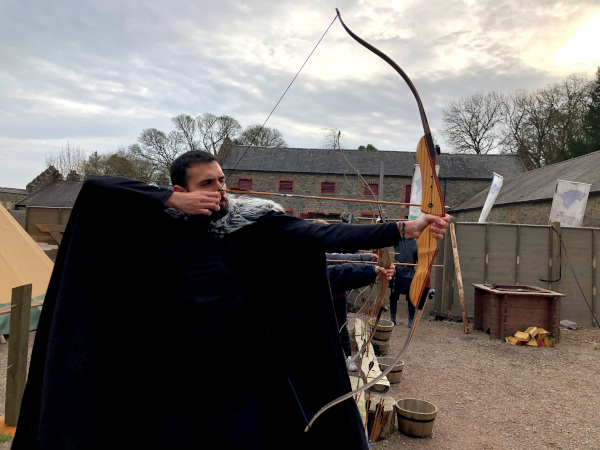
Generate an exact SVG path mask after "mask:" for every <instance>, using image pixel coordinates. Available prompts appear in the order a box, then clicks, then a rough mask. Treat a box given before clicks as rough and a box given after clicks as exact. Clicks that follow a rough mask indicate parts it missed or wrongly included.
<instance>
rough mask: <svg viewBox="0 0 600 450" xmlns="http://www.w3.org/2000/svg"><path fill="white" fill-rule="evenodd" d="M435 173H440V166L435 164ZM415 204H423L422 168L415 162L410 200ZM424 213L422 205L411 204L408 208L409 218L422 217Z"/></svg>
mask: <svg viewBox="0 0 600 450" xmlns="http://www.w3.org/2000/svg"><path fill="white" fill-rule="evenodd" d="M435 173H436V174H438V175H439V173H440V166H437V165H436V166H435ZM409 203H414V204H419V205H420V204H421V169H419V165H418V164H415V169H414V172H413V178H412V184H411V187H410V202H409ZM422 215H423V213H422V212H421V207H420V206H411V207H409V209H408V220H415V219H416V218H418V217H421V216H422Z"/></svg>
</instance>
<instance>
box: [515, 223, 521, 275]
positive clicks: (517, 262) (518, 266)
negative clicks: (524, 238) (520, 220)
mask: <svg viewBox="0 0 600 450" xmlns="http://www.w3.org/2000/svg"><path fill="white" fill-rule="evenodd" d="M515 226H516V227H517V254H516V255H515V284H516V285H518V284H519V270H520V269H521V226H520V225H515Z"/></svg>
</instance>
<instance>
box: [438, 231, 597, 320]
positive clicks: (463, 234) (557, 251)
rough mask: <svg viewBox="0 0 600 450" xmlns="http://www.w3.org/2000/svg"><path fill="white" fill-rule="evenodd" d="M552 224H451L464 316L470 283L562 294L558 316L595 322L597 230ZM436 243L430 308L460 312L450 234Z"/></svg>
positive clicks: (469, 299) (468, 304) (470, 297)
mask: <svg viewBox="0 0 600 450" xmlns="http://www.w3.org/2000/svg"><path fill="white" fill-rule="evenodd" d="M553 225H554V226H553V227H551V226H540V225H517V224H495V223H487V224H479V223H471V222H468V223H467V222H458V223H456V238H457V242H458V253H459V257H460V266H461V271H462V278H463V285H464V290H465V304H466V309H467V315H469V316H471V317H472V316H473V303H474V301H473V297H474V288H473V284H474V283H475V284H479V283H494V284H509V285H531V286H537V287H541V288H546V289H550V290H553V291H556V292H560V293H562V294H565V297H562V299H561V319H568V320H572V321H574V322H576V323H577V324H578V325H581V326H592V325H596V322H595V320H594V317H593V315H592V312H591V311H593V313H594V315H595V316H596V317H597V318H599V319H600V306H598V293H597V280H598V279H599V277H600V271H599V268H598V265H597V263H596V261H598V256H599V253H600V229H599V228H562V229H561V228H560V226H559V225H558V224H557V223H555V224H553ZM441 245H442V248H441V249H440V252H439V255H438V262H439V263H440V264H444V269H443V271H442V274H441V275H442V276H439V274H438V275H437V276H436V277H435V280H434V285H435V288H436V292H437V294H436V296H435V298H434V302H433V304H432V305H429V308H430V309H433V310H435V311H437V312H443V313H444V312H448V311H451V312H452V314H453V315H458V316H460V314H461V308H460V301H459V295H458V288H457V283H456V274H455V271H454V261H453V255H452V242H451V239H449V238H448V239H444V241H443V244H441ZM588 305H589V306H588ZM590 309H591V311H590ZM532 325H535V324H532Z"/></svg>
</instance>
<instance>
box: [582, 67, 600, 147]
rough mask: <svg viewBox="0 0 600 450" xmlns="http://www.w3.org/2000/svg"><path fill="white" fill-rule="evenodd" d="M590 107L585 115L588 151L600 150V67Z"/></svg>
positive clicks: (591, 95)
mask: <svg viewBox="0 0 600 450" xmlns="http://www.w3.org/2000/svg"><path fill="white" fill-rule="evenodd" d="M590 99H591V102H590V107H589V110H588V112H587V114H586V117H585V123H584V129H585V136H586V140H587V144H588V152H587V153H589V152H595V151H597V150H600V67H598V70H597V71H596V79H595V80H594V82H593V83H592V89H591V92H590Z"/></svg>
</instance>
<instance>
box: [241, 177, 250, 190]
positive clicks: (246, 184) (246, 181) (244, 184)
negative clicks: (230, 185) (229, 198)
mask: <svg viewBox="0 0 600 450" xmlns="http://www.w3.org/2000/svg"><path fill="white" fill-rule="evenodd" d="M238 188H240V189H243V190H245V191H251V190H252V178H240V179H239V180H238Z"/></svg>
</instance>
